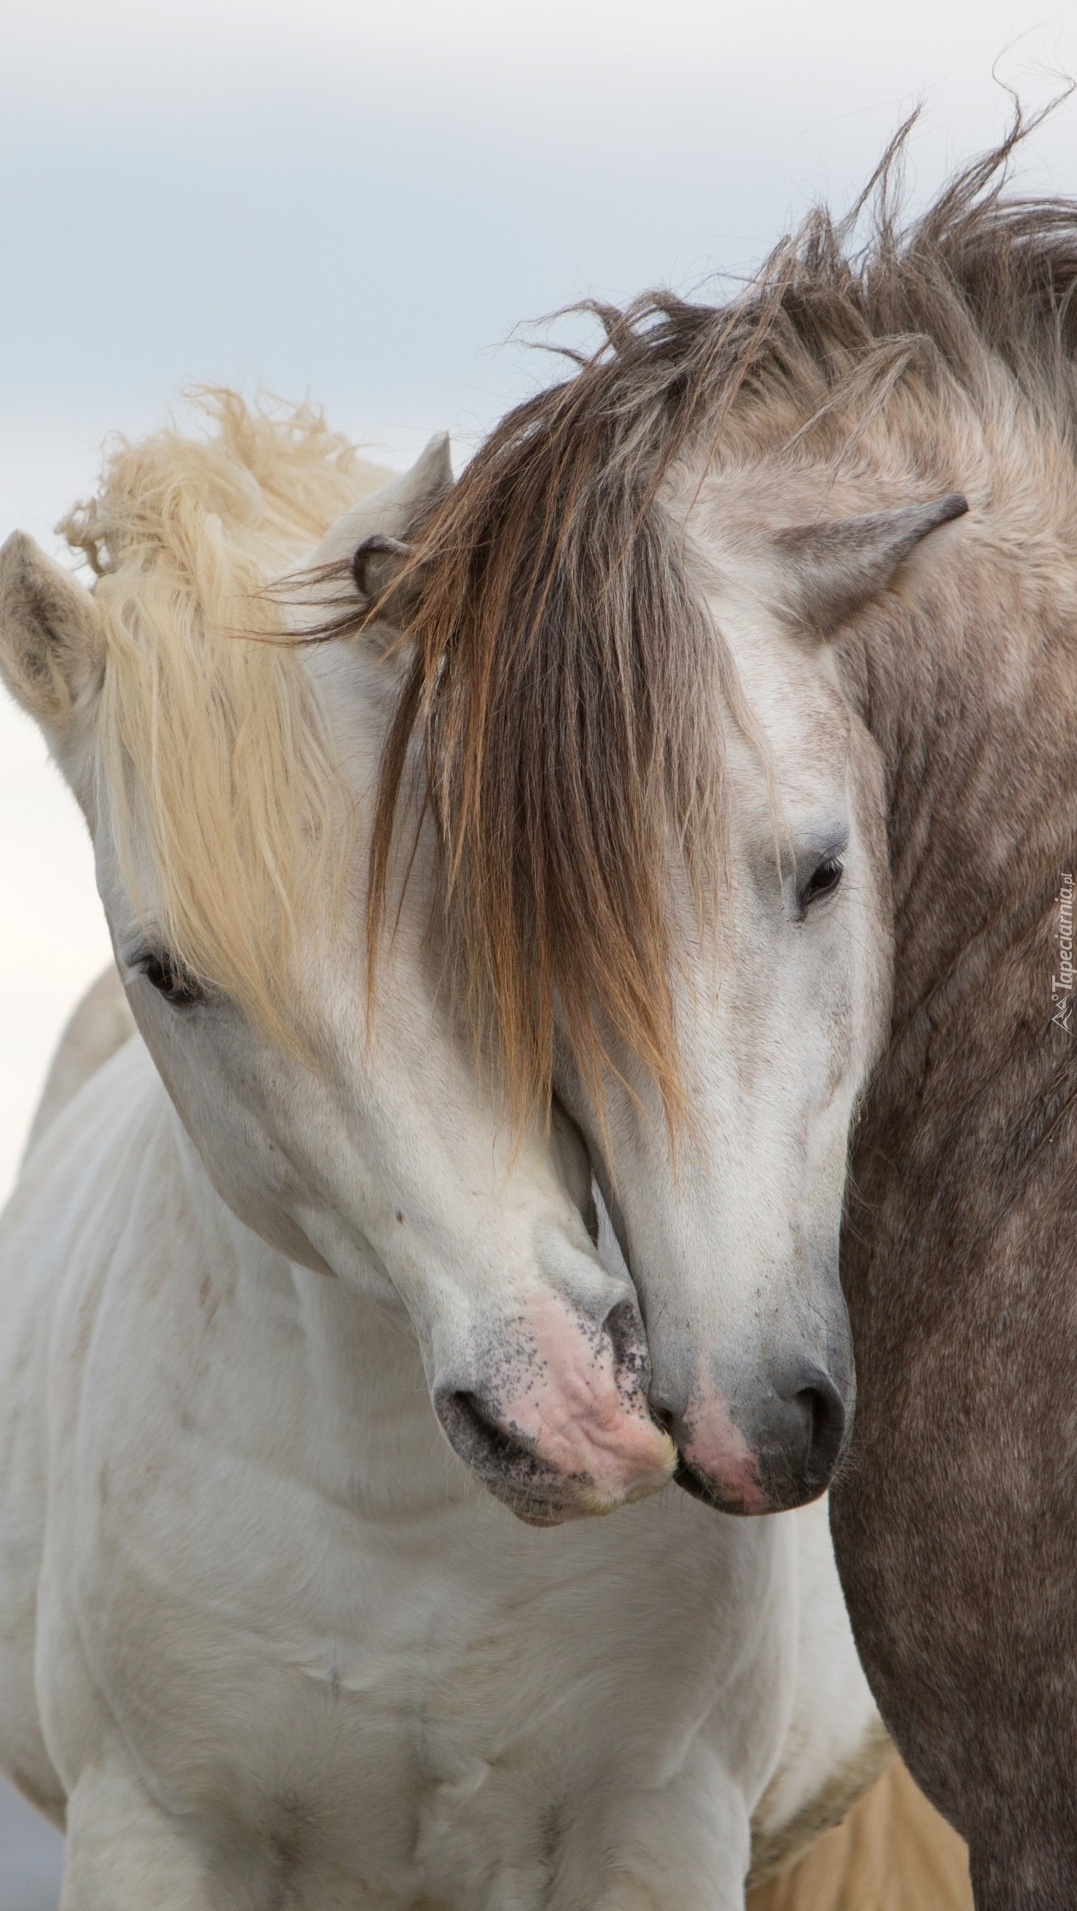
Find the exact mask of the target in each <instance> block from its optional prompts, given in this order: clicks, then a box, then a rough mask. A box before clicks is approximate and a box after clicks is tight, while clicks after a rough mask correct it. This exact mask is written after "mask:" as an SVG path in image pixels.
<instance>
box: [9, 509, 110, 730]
mask: <svg viewBox="0 0 1077 1911" xmlns="http://www.w3.org/2000/svg"><path fill="white" fill-rule="evenodd" d="M104 656H105V645H104V636H103V633H102V629H101V618H100V614H99V612H98V609H97V605H96V604H95V603H94V600H93V598H92V597H91V596H90V593H89V591H88V590H86V589H85V588H84V587H83V585H81V584H80V583H79V582H78V580H77V578H74V577H72V576H71V574H70V572H68V571H65V570H63V569H62V568H61V566H60V565H59V564H54V563H53V561H52V559H51V558H50V557H46V555H45V553H44V551H43V550H41V548H40V546H39V545H37V544H35V543H34V540H33V538H32V537H27V535H26V532H25V531H14V532H12V535H11V536H10V537H9V538H8V540H7V543H6V544H5V545H4V546H3V548H2V549H0V675H2V676H3V679H4V682H5V683H6V684H7V687H8V689H9V690H10V691H11V694H12V696H13V697H14V698H15V700H16V702H17V703H20V704H21V705H22V707H23V709H24V710H26V711H28V712H29V714H30V715H31V716H32V717H35V718H36V719H37V721H38V723H41V724H44V725H45V726H46V727H47V728H48V729H50V730H54V731H56V730H62V729H64V727H65V726H66V724H67V721H68V720H69V718H70V717H71V716H73V715H74V713H75V710H76V708H77V707H78V706H79V705H80V704H82V703H84V702H85V701H86V700H87V699H88V697H89V696H90V695H91V694H92V693H93V691H94V690H95V689H96V688H97V686H98V684H99V683H100V681H101V676H102V672H103V670H104Z"/></svg>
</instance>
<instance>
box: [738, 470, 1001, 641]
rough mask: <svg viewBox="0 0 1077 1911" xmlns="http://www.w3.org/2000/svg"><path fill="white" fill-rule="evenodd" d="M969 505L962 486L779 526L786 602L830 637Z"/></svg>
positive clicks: (798, 617) (800, 619) (797, 617)
mask: <svg viewBox="0 0 1077 1911" xmlns="http://www.w3.org/2000/svg"><path fill="white" fill-rule="evenodd" d="M968 508H969V507H968V503H967V500H966V499H965V498H964V497H963V496H962V495H961V493H960V491H951V492H950V493H949V494H948V495H947V496H946V497H944V498H937V499H935V500H934V502H932V503H931V504H909V505H905V506H904V507H903V508H901V509H899V510H897V511H872V512H871V513H870V514H869V515H868V516H866V517H857V518H836V519H834V520H832V521H831V522H829V523H827V522H823V523H821V524H798V525H793V526H791V527H790V528H789V529H787V530H784V531H779V532H778V533H777V535H776V537H775V538H774V547H775V550H776V552H777V556H778V560H779V565H780V568H781V573H782V585H783V589H782V596H783V598H784V600H785V607H786V609H787V610H788V612H789V614H790V615H791V616H792V618H793V619H794V621H795V622H796V623H797V624H798V625H800V626H801V627H802V628H806V629H807V630H809V631H811V632H812V633H813V634H814V635H815V636H817V637H824V638H825V637H828V636H829V635H830V634H831V633H832V632H833V631H836V630H837V629H838V628H839V626H840V625H842V624H844V623H846V622H847V621H848V619H849V618H850V617H854V616H855V615H856V613H857V611H859V610H862V609H863V607H864V605H865V604H868V603H870V602H871V600H872V598H873V597H878V596H879V594H880V592H882V591H884V590H885V589H886V587H887V585H889V584H892V583H893V581H894V579H895V577H896V575H897V573H898V571H899V570H900V568H901V566H902V564H904V562H905V560H906V559H907V558H908V557H911V555H912V553H913V551H915V550H916V548H917V546H918V545H919V544H921V543H922V542H923V540H924V538H926V537H929V536H930V534H931V532H932V531H937V530H938V529H939V526H940V525H943V524H949V523H950V522H951V521H952V520H953V519H954V518H960V517H963V516H964V514H965V512H966V511H967V510H968Z"/></svg>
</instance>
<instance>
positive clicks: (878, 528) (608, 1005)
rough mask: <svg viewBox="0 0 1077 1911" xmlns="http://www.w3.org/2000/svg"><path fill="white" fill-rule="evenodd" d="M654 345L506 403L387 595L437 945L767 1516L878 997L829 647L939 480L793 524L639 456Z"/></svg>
mask: <svg viewBox="0 0 1077 1911" xmlns="http://www.w3.org/2000/svg"><path fill="white" fill-rule="evenodd" d="M663 309H664V308H663ZM686 309H689V308H686ZM685 323H686V324H687V321H685ZM670 329H672V322H671V326H670ZM656 341H657V342H656ZM668 346H669V341H668V338H667V337H666V336H665V334H664V333H663V331H662V327H661V324H659V323H655V324H654V325H652V326H651V327H650V328H649V329H648V327H646V326H641V328H640V332H639V352H638V362H636V363H633V361H632V354H633V352H634V351H635V349H636V346H635V343H634V342H633V339H632V338H631V337H630V336H629V335H628V332H627V327H626V328H623V335H621V336H619V337H618V339H617V350H616V351H615V352H613V351H611V353H610V354H609V355H608V356H604V355H600V356H599V357H598V358H596V359H595V360H594V361H592V362H591V363H590V364H588V365H587V366H585V367H584V369H583V370H582V371H581V372H579V373H578V374H577V375H576V377H575V378H573V379H570V380H569V381H568V382H567V383H566V385H564V386H560V387H556V388H554V390H553V391H551V392H549V393H545V394H542V395H541V396H540V397H538V398H536V399H534V400H531V401H528V403H527V404H526V405H524V406H522V407H520V408H519V409H518V411H517V412H516V413H514V414H512V415H510V417H509V418H508V419H507V420H505V421H504V422H503V423H502V425H501V426H500V427H498V429H497V430H496V431H495V432H494V433H493V434H492V437H491V438H490V440H489V441H488V442H487V444H486V446H484V447H483V448H482V449H481V450H480V452H479V454H478V455H477V457H476V458H475V460H473V462H472V464H471V465H470V466H469V467H468V469H467V470H466V471H465V472H464V474H463V476H462V477H461V479H460V480H459V482H458V484H457V486H456V487H455V489H454V491H453V492H452V493H451V494H450V495H449V496H448V497H447V498H445V499H444V500H443V501H442V502H441V503H440V504H439V505H438V506H437V507H436V508H435V510H434V512H433V515H432V517H428V518H427V519H425V520H422V521H418V522H417V524H416V525H415V526H414V527H412V530H410V531H407V532H406V533H405V535H404V536H403V537H402V538H401V540H400V543H399V548H398V549H397V551H396V553H395V555H394V553H393V552H390V551H388V550H383V551H382V552H381V553H380V556H379V563H380V565H381V566H382V567H383V573H384V574H383V576H382V578H381V580H380V584H379V588H380V589H381V591H382V593H383V597H384V601H386V602H388V601H390V599H391V598H392V596H393V594H394V592H395V593H396V595H397V600H398V602H402V601H403V598H401V596H400V593H401V592H403V593H404V594H405V595H406V597H407V613H406V630H407V642H408V644H409V646H410V648H411V653H412V666H411V676H410V678H408V679H407V681H406V684H405V688H404V691H403V694H402V701H401V705H400V711H401V713H402V714H401V717H400V718H399V719H398V721H399V722H400V723H401V725H402V728H403V732H404V734H405V735H406V736H407V737H409V738H410V739H411V747H412V748H413V749H417V750H419V751H420V752H421V753H422V754H423V757H424V761H425V770H426V777H427V785H428V788H429V790H430V792H431V800H432V802H433V804H434V806H435V808H436V810H437V813H438V818H439V825H440V842H441V850H442V872H441V873H442V898H441V905H440V906H441V908H442V910H443V912H444V914H445V915H446V917H447V918H448V919H449V921H450V924H451V925H454V928H453V932H452V933H453V934H455V943H454V944H453V946H454V947H455V948H456V949H457V951H458V954H459V959H460V961H461V963H462V965H463V966H464V967H465V968H470V971H471V973H472V974H473V975H474V974H475V973H478V974H480V975H482V976H483V977H486V978H489V997H490V1002H489V1011H488V1012H489V1017H490V1020H491V1022H492V1023H493V1024H494V1025H495V1027H496V1028H497V1029H498V1032H499V1034H500V1039H501V1052H502V1055H503V1057H504V1058H505V1061H506V1066H507V1069H508V1074H509V1077H510V1080H512V1079H513V1077H514V1075H515V1080H516V1085H517V1089H518V1092H519V1096H520V1100H521V1102H522V1103H523V1104H524V1105H527V1100H528V1097H529V1096H532V1097H537V1098H538V1100H539V1101H540V1102H541V1101H542V1100H543V1098H545V1099H546V1101H547V1103H548V1104H550V1105H555V1106H556V1105H557V1104H558V1103H560V1104H561V1105H563V1106H564V1107H565V1108H567V1109H568V1110H569V1112H570V1113H571V1115H572V1117H573V1119H574V1120H575V1122H576V1124H577V1126H578V1127H579V1129H580V1131H581V1132H582V1133H583V1134H584V1136H585V1138H586V1140H587V1144H588V1149H589V1154H590V1159H591V1162H592V1166H593V1170H594V1173H595V1176H596V1179H597V1181H598V1184H599V1186H600V1188H601V1190H602V1192H603V1195H604V1197H605V1201H606V1204H607V1207H608V1209H609V1212H610V1215H611V1216H612V1219H613V1223H614V1227H615V1230H616V1233H617V1236H618V1238H619V1240H620V1243H621V1245H622V1247H623V1250H624V1255H625V1260H626V1263H627V1268H628V1269H629V1270H630V1272H631V1277H632V1280H633V1283H634V1286H635V1289H636V1292H637V1295H638V1298H639V1302H640V1307H641V1312H642V1316H643V1320H644V1322H645V1326H646V1333H647V1341H648V1347H649V1353H650V1363H651V1378H650V1393H649V1398H650V1404H651V1408H652V1411H653V1412H654V1414H655V1416H656V1418H658V1419H659V1420H660V1421H661V1423H662V1424H663V1425H664V1426H666V1427H668V1429H669V1431H670V1433H671V1435H672V1437H673V1438H674V1440H675V1441H676V1444H677V1448H678V1452H679V1456H680V1465H679V1470H678V1478H679V1479H680V1481H681V1483H682V1484H683V1485H684V1486H685V1487H686V1488H687V1489H688V1490H689V1491H691V1492H694V1493H696V1494H697V1495H699V1496H701V1497H703V1498H704V1499H706V1500H708V1501H710V1502H711V1503H712V1504H714V1505H716V1506H718V1507H721V1508H723V1509H725V1510H728V1511H734V1512H745V1513H761V1512H769V1511H773V1510H777V1509H780V1508H785V1507H791V1506H796V1505H798V1504H800V1503H802V1502H804V1501H805V1500H808V1499H811V1498H813V1497H814V1496H815V1495H817V1494H818V1493H820V1492H822V1491H823V1490H824V1488H825V1487H826V1485H827V1483H828V1481H829V1479H830V1477H831V1475H832V1473H833V1470H834V1468H835V1466H836V1465H837V1464H838V1462H839V1460H840V1457H841V1455H842V1453H843V1452H844V1450H845V1445H846V1442H847V1439H848V1435H849V1431H850V1425H851V1417H852V1410H853V1404H854V1392H855V1376H854V1365H853V1355H852V1346H851V1339H850V1331H849V1323H848V1317H847V1313H846V1307H845V1302H844V1298H843V1295H842V1289H841V1283H840V1279H839V1268H838V1244H839V1234H840V1228H841V1221H842V1209H843V1200H844V1191H845V1180H846V1165H847V1156H848V1147H849V1135H850V1128H851V1125H852V1123H853V1121H854V1117H855V1112H856V1108H857V1103H858V1099H859V1097H860V1095H861V1093H862V1090H863V1088H864V1086H865V1083H866V1081H867V1078H868V1075H869V1073H870V1070H871V1067H872V1064H873V1062H874V1060H875V1058H876V1056H877V1055H878V1053H879V1052H880V1048H881V1045H882V1043H883V1041H884V1039H885V1034H886V1028H887V1016H888V1007H889V1000H890V961H891V947H892V938H891V933H890V914H889V911H890V891H889V876H888V864H887V853H886V842H885V834H884V811H885V791H884V788H883V776H882V771H881V764H880V758H879V754H878V752H877V750H876V748H875V746H874V744H873V743H872V741H871V739H870V737H869V735H868V732H867V730H866V727H865V726H864V724H863V723H861V722H860V721H859V719H858V717H857V716H856V713H855V712H854V711H853V709H852V707H851V705H850V703H849V700H848V698H847V696H846V693H845V689H844V686H843V684H842V682H841V680H840V677H839V674H838V672H837V671H836V669H835V668H834V662H833V655H832V652H831V650H830V648H829V647H828V642H827V639H828V638H829V636H830V635H831V634H832V633H833V632H835V631H837V630H838V629H839V628H841V627H842V626H843V625H844V624H845V623H846V622H847V621H848V620H849V619H850V618H851V617H855V616H856V615H857V614H858V613H859V612H860V611H861V610H862V609H863V608H864V607H865V605H868V604H870V603H871V602H872V601H873V600H874V599H876V598H878V597H879V596H880V595H881V594H884V593H885V592H886V591H887V590H888V589H889V588H890V587H891V586H892V585H893V583H894V581H895V580H896V579H897V578H898V577H899V574H900V573H901V572H902V567H903V566H904V565H905V564H906V563H907V562H908V560H909V559H910V558H911V556H912V554H913V553H914V551H916V549H917V548H918V547H919V545H920V544H921V542H922V540H923V539H924V538H925V537H927V536H928V534H929V533H930V532H931V531H932V530H934V529H935V528H936V527H937V526H938V525H940V524H942V523H943V522H945V521H946V519H947V518H949V517H952V516H954V515H956V514H957V513H958V511H959V510H961V509H963V508H964V506H963V501H962V500H960V499H946V500H944V501H942V503H941V504H939V503H933V504H930V505H927V506H918V505H914V506H912V507H911V508H909V507H900V508H898V509H897V510H895V511H882V512H879V513H877V514H869V515H867V516H864V515H862V514H859V515H858V514H857V513H856V512H855V511H853V512H850V514H849V516H848V520H847V521H842V522H837V521H835V522H830V521H829V519H828V520H827V521H826V522H824V523H820V522H818V521H817V518H818V513H817V510H816V509H814V508H813V507H814V504H815V501H814V499H812V498H810V497H800V496H798V494H797V491H796V487H795V485H794V486H793V487H792V489H790V485H789V482H788V474H787V473H785V472H783V470H782V468H781V466H780V464H779V465H778V466H777V468H775V469H772V470H768V471H766V472H764V473H762V474H760V473H756V474H755V477H754V479H753V478H752V477H751V474H750V473H748V472H747V471H746V464H747V461H746V460H744V459H740V460H738V459H737V458H730V460H729V467H730V468H729V469H724V468H723V466H722V463H721V461H720V460H719V459H718V457H717V456H716V455H715V451H714V446H713V444H712V443H711V444H709V445H708V447H707V450H706V453H705V455H701V449H700V445H699V443H698V441H697V442H696V443H695V445H694V449H693V455H691V456H689V455H688V453H687V452H684V455H681V450H683V446H682V447H681V448H680V450H676V455H674V452H671V453H670V455H669V456H668V457H667V458H666V460H665V462H664V463H663V462H662V461H661V460H660V459H658V458H657V456H656V455H655V452H654V446H655V444H656V443H659V442H660V437H661V433H662V431H666V433H667V436H668V433H669V430H670V426H669V419H670V417H671V416H676V415H677V414H676V411H675V408H674V406H673V400H672V397H671V398H670V400H669V403H668V404H666V403H665V400H664V399H663V398H662V393H663V392H664V391H665V387H664V386H662V385H661V384H660V383H659V382H658V373H656V371H655V368H654V363H653V360H654V359H655V358H657V357H659V353H660V349H661V350H662V351H667V348H668ZM648 354H650V355H651V356H650V358H649V357H648ZM668 355H669V356H670V357H672V352H671V351H669V352H668ZM686 356H687V352H686ZM660 370H661V373H662V376H664V377H668V379H669V381H670V390H671V391H673V390H676V391H677V393H678V402H680V398H682V397H683V384H682V387H680V388H677V387H676V381H675V379H674V378H673V373H672V371H670V369H669V366H668V365H665V364H664V363H663V364H662V365H661V366H660ZM656 390H657V391H658V394H659V399H660V400H661V402H655V393H656ZM648 407H650V411H648ZM648 428H649V430H650V434H651V435H650V438H649V437H648ZM641 447H645V448H646V449H641ZM783 486H784V489H783ZM801 489H802V490H803V487H801ZM798 504H800V505H803V506H804V516H803V517H797V516H794V515H791V513H792V512H793V511H794V510H795V509H796V507H797V505H798ZM828 509H832V510H835V511H836V506H835V503H834V501H833V500H828ZM394 566H395V579H396V581H395V584H394V581H393V570H394ZM403 761H404V758H403V754H402V753H401V754H400V755H398V758H397V759H396V762H395V763H394V762H393V761H387V762H385V763H384V764H383V789H382V814H383V815H385V814H387V813H388V814H391V813H392V809H393V805H394V803H395V802H396V800H397V798H398V796H399V795H400V793H401V791H402V790H403V788H404V783H405V779H404V778H403V776H402V774H401V773H400V769H399V766H400V765H401V764H402V763H403ZM451 940H452V937H451V936H450V941H451ZM536 978H537V980H536ZM521 1058H522V1059H521Z"/></svg>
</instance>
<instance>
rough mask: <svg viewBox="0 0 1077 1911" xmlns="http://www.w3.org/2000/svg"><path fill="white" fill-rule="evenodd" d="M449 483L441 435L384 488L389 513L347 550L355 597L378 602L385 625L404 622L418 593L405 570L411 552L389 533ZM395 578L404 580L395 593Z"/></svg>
mask: <svg viewBox="0 0 1077 1911" xmlns="http://www.w3.org/2000/svg"><path fill="white" fill-rule="evenodd" d="M452 483H453V472H452V458H451V456H450V452H449V434H448V432H447V431H441V432H439V433H438V434H437V436H436V437H435V438H431V440H430V443H429V444H428V445H427V446H426V449H425V450H424V451H422V452H420V454H419V456H418V458H417V459H416V461H415V463H414V464H413V465H412V467H411V470H410V471H405V473H404V475H403V477H402V478H400V479H398V480H397V482H396V484H395V485H392V486H391V487H389V490H390V491H391V494H392V495H391V499H390V496H389V493H388V492H383V493H382V494H381V496H382V498H383V499H384V501H385V503H386V504H390V505H391V509H390V510H389V511H384V510H383V511H382V513H381V517H382V522H380V523H378V524H377V525H376V527H375V528H373V529H372V530H371V531H370V532H369V533H368V535H367V536H366V537H362V538H360V539H359V540H358V542H357V544H356V546H355V549H354V550H353V552H352V556H351V573H352V576H353V578H354V579H355V588H356V590H357V591H358V593H359V595H360V597H362V598H366V599H368V600H370V601H373V600H374V599H377V598H381V599H382V600H383V603H384V609H385V621H386V623H388V624H390V625H393V624H395V625H397V626H400V625H402V624H404V623H406V622H407V619H408V614H409V612H410V611H411V609H412V608H413V607H414V602H415V600H416V599H417V597H418V594H419V589H420V583H419V579H418V577H417V576H416V575H415V573H414V572H412V573H408V569H407V565H408V559H409V557H410V556H411V551H410V549H409V547H408V545H407V544H405V543H404V542H402V540H401V538H400V537H399V536H397V535H394V532H396V531H404V530H406V529H407V528H408V527H409V526H410V525H411V524H412V523H413V522H414V520H415V519H416V518H418V517H420V516H421V515H422V514H423V513H424V512H426V511H429V510H431V509H432V508H433V506H434V505H435V504H437V502H438V500H439V499H440V498H442V497H444V495H445V493H446V491H449V490H451V489H452ZM377 503H378V500H377V499H375V498H371V499H370V500H369V505H370V507H371V512H373V509H374V507H375V506H376V505H377ZM398 574H401V575H402V576H403V582H402V586H401V589H400V591H399V592H398V593H396V592H393V591H392V584H393V579H394V577H396V576H397V575H398Z"/></svg>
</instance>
